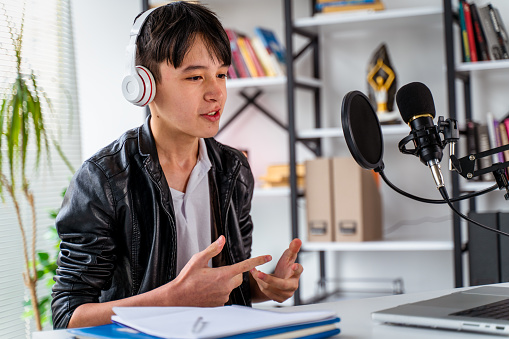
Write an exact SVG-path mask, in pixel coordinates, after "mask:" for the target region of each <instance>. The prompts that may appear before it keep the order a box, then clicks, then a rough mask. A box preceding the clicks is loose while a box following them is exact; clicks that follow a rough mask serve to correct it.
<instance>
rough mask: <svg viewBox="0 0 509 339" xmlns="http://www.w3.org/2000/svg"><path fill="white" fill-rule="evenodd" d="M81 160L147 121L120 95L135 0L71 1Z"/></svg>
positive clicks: (137, 6) (137, 5)
mask: <svg viewBox="0 0 509 339" xmlns="http://www.w3.org/2000/svg"><path fill="white" fill-rule="evenodd" d="M71 5H72V13H73V20H74V39H75V49H76V68H77V78H78V91H79V105H80V123H81V129H82V133H81V145H82V157H83V159H87V158H89V157H90V156H91V155H93V154H94V153H95V152H96V151H98V150H99V149H100V148H102V147H104V146H106V145H107V144H109V143H110V142H112V141H113V140H115V139H116V138H118V137H119V136H120V135H121V134H122V133H123V132H125V131H126V130H128V129H130V128H133V127H136V126H139V125H141V124H142V123H143V121H144V119H145V111H144V109H143V108H139V107H136V106H134V105H132V104H130V103H128V102H127V101H126V100H125V99H124V98H123V96H122V90H121V84H122V78H123V75H124V65H125V48H126V46H127V43H128V42H129V31H130V30H131V26H132V23H133V21H134V18H135V17H136V15H138V13H139V12H140V11H141V1H138V0H129V1H122V0H108V1H101V0H72V1H71Z"/></svg>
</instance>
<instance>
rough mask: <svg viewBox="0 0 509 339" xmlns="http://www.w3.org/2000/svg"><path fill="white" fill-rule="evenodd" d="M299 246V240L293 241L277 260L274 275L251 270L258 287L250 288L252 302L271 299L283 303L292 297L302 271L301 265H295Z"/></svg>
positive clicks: (300, 243)
mask: <svg viewBox="0 0 509 339" xmlns="http://www.w3.org/2000/svg"><path fill="white" fill-rule="evenodd" d="M301 245H302V241H301V240H300V239H293V241H292V242H291V243H290V246H289V247H288V249H287V250H286V251H285V252H284V253H283V255H282V256H281V258H280V259H279V261H278V263H277V265H276V269H275V271H274V274H266V273H263V272H261V271H258V270H257V269H256V268H253V269H251V271H250V273H251V276H252V277H253V279H254V282H256V284H257V287H258V288H257V289H256V288H255V289H253V288H252V291H253V294H254V295H253V299H254V300H256V301H263V300H267V299H271V300H274V301H277V302H283V301H285V300H286V299H288V298H290V297H291V296H293V293H294V292H295V290H297V288H298V287H299V279H300V275H301V274H302V271H303V270H304V269H303V267H302V265H301V264H298V263H295V260H296V259H297V254H298V253H299V251H300V247H301ZM260 293H261V294H260ZM264 297H265V298H264Z"/></svg>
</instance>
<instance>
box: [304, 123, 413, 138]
mask: <svg viewBox="0 0 509 339" xmlns="http://www.w3.org/2000/svg"><path fill="white" fill-rule="evenodd" d="M409 131H410V130H409V128H408V126H407V125H405V124H398V125H382V134H383V136H391V135H394V136H403V135H407V134H408V133H409ZM297 136H298V138H299V139H315V138H343V137H344V134H343V129H342V128H341V127H332V128H315V129H309V130H302V131H299V132H297Z"/></svg>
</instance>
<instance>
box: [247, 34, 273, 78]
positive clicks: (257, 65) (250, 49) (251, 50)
mask: <svg viewBox="0 0 509 339" xmlns="http://www.w3.org/2000/svg"><path fill="white" fill-rule="evenodd" d="M244 42H245V44H246V49H247V52H248V53H249V56H250V57H251V59H252V60H253V63H254V66H255V68H256V73H258V76H261V77H264V76H266V75H267V74H265V71H264V70H263V67H262V64H261V62H260V59H259V58H258V55H257V54H256V53H255V51H254V48H253V45H252V44H251V39H250V38H249V37H247V36H246V37H245V38H244Z"/></svg>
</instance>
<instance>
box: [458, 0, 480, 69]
mask: <svg viewBox="0 0 509 339" xmlns="http://www.w3.org/2000/svg"><path fill="white" fill-rule="evenodd" d="M461 3H462V5H463V13H465V26H466V28H467V37H468V46H469V48H470V61H477V60H478V58H477V48H476V47H475V45H476V44H475V34H474V25H473V24H472V14H471V13H470V5H469V4H468V3H467V2H466V1H462V2H461Z"/></svg>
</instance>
